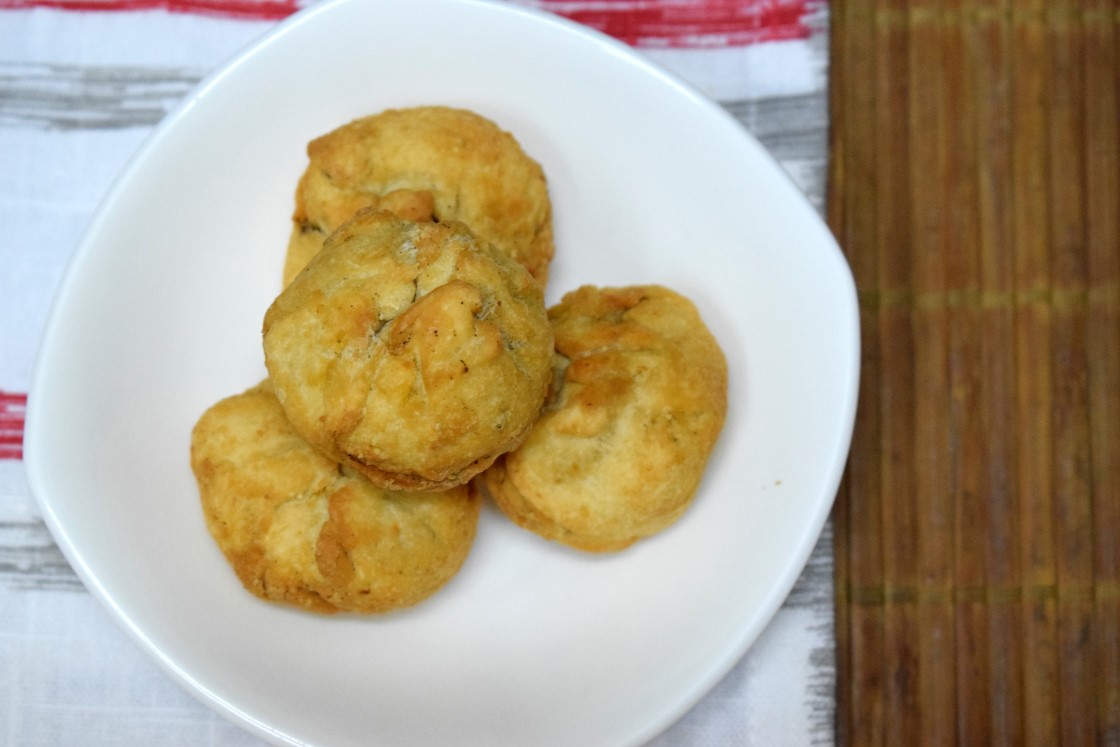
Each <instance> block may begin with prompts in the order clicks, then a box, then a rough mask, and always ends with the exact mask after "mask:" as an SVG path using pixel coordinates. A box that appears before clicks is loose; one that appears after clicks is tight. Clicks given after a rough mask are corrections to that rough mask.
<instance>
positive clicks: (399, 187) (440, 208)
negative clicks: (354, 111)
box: [284, 106, 553, 286]
mask: <svg viewBox="0 0 1120 747" xmlns="http://www.w3.org/2000/svg"><path fill="white" fill-rule="evenodd" d="M307 154H308V156H309V158H310V164H309V165H308V167H307V170H306V171H305V172H304V174H303V177H302V178H301V179H300V182H299V186H298V188H297V190H296V209H295V213H294V214H293V216H292V222H293V226H292V234H291V238H290V240H289V244H288V255H287V259H286V261H285V264H284V285H287V284H288V283H290V282H291V281H292V278H294V277H295V276H296V273H298V272H299V271H300V270H301V269H303V267H304V266H306V265H307V263H308V262H309V261H310V260H311V258H312V257H313V256H315V254H317V253H318V252H319V250H320V249H321V248H322V246H323V241H324V240H325V239H326V237H327V236H328V235H330V234H331V233H332V232H333V231H334V230H335V229H336V228H338V227H339V226H340V225H341V224H342V223H343V222H345V221H346V220H348V219H349V218H350V217H351V216H352V215H353V214H354V213H355V212H357V211H358V210H359V209H361V208H365V207H376V208H380V209H382V210H389V211H391V212H394V213H397V214H398V215H400V216H401V217H403V218H407V219H410V220H415V221H421V220H433V219H434V220H436V221H458V222H461V223H465V224H466V225H467V226H469V227H470V229H471V230H472V231H474V233H475V234H476V235H477V236H478V237H479V238H481V239H483V240H485V241H488V242H490V243H491V244H493V245H494V246H496V247H497V248H498V249H499V250H500V251H502V252H504V253H505V254H506V256H508V257H511V258H512V259H514V260H516V261H517V262H520V263H521V264H522V265H524V266H525V267H526V268H527V269H528V270H529V273H530V274H531V275H532V276H533V277H534V278H535V279H536V280H537V281H538V282H539V283H540V284H541V285H542V286H543V285H544V283H545V281H546V279H547V276H548V264H549V261H550V260H551V259H552V253H553V244H552V208H551V203H550V202H549V198H548V188H547V185H546V184H545V177H544V172H543V171H542V170H541V167H540V166H539V165H538V164H537V162H536V161H534V160H533V159H531V158H530V157H529V156H527V155H526V154H525V152H524V151H523V150H522V149H521V146H520V145H519V144H518V143H517V141H516V140H515V139H514V138H513V136H512V135H510V134H509V133H507V132H504V131H503V130H501V129H500V128H499V127H498V126H497V125H496V124H494V123H493V122H491V121H490V120H488V119H486V118H484V117H481V116H479V115H477V114H474V113H473V112H470V111H466V110H463V109H452V108H449V107H441V106H424V107H416V108H411V109H390V110H388V111H384V112H382V113H380V114H376V115H373V116H370V117H365V118H363V119H358V120H355V121H353V122H351V123H349V124H346V125H343V126H342V127H339V128H338V129H336V130H334V131H332V132H330V133H328V134H326V135H323V136H322V137H319V138H317V139H315V140H312V141H311V143H310V144H309V145H308V146H307Z"/></svg>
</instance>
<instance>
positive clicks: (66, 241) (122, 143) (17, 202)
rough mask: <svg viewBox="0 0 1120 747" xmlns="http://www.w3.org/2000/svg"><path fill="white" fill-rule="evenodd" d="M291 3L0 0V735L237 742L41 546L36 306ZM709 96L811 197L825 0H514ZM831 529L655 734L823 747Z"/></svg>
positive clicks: (817, 186) (830, 647)
mask: <svg viewBox="0 0 1120 747" xmlns="http://www.w3.org/2000/svg"><path fill="white" fill-rule="evenodd" d="M306 4H307V3H305V2H301V1H300V0H0V236H2V237H3V239H2V240H0V742H3V743H5V744H11V745H33V744H35V745H38V744H43V745H55V744H81V745H87V746H88V745H114V746H117V745H133V744H135V745H151V744H160V745H168V744H172V745H174V744H184V745H186V744H189V745H245V744H256V743H258V742H257V740H256V738H255V737H253V736H251V735H249V734H248V733H246V732H244V731H242V730H241V729H240V728H238V727H237V726H235V725H233V724H231V723H228V722H226V721H225V720H224V719H223V718H221V717H219V716H217V715H216V714H214V713H212V712H210V711H209V710H207V709H206V708H205V707H204V706H202V705H200V704H198V703H197V702H196V701H195V700H193V699H192V698H191V697H190V696H189V695H187V694H186V693H184V692H182V691H181V690H180V689H179V688H178V686H177V685H175V684H174V683H173V682H172V681H171V680H170V679H168V678H167V677H166V676H165V675H164V674H163V673H162V672H161V671H160V670H159V669H158V668H157V667H156V665H155V664H154V663H152V662H150V661H148V660H147V659H146V658H145V657H144V656H143V654H142V653H141V652H140V651H139V650H137V649H135V648H134V647H133V645H132V644H131V643H130V642H129V640H128V639H127V638H126V636H125V635H124V634H123V633H122V632H121V631H119V630H118V629H117V628H116V626H115V625H114V624H113V622H112V621H111V620H110V618H109V616H108V614H107V613H106V612H104V611H103V610H101V609H100V607H99V606H98V605H97V603H96V602H94V600H93V599H92V598H91V597H90V596H89V595H88V594H87V593H85V590H84V588H83V587H82V585H81V583H80V582H79V581H78V579H77V577H76V576H75V575H74V573H73V572H72V571H71V569H70V568H69V566H68V565H67V563H66V561H65V559H64V558H63V557H62V555H61V554H60V552H59V551H58V549H57V548H56V547H55V545H54V543H53V541H52V539H51V537H50V535H49V533H48V532H47V531H46V529H45V527H44V525H43V522H42V520H41V518H40V516H39V514H38V510H37V508H36V505H35V503H34V499H33V498H32V496H31V494H30V490H29V488H28V486H27V482H26V478H25V476H24V472H23V467H22V462H21V457H22V431H23V423H24V410H25V406H26V391H27V387H28V384H29V382H30V380H31V373H32V369H33V366H34V360H35V354H36V349H37V347H38V342H39V337H40V335H41V332H42V329H43V326H44V323H45V320H46V317H47V314H48V312H49V309H50V304H51V299H52V296H53V294H54V292H55V289H56V287H57V285H58V282H59V279H60V277H61V274H62V272H63V270H64V268H65V266H66V263H67V261H68V260H69V257H70V255H71V253H72V251H73V250H74V248H75V247H76V245H77V243H78V241H79V239H80V237H81V234H82V232H83V230H84V228H85V226H86V224H87V223H88V221H89V220H90V217H91V216H92V214H93V212H94V210H95V209H96V207H97V204H98V201H99V199H100V198H101V196H102V195H103V194H104V193H105V192H106V190H107V189H108V187H109V185H110V183H111V182H112V180H113V179H114V177H115V176H116V175H117V173H118V172H119V171H120V170H121V169H122V167H123V166H124V164H125V163H126V161H127V160H128V159H129V157H130V156H131V154H132V153H133V152H134V151H135V150H136V149H137V148H138V146H139V145H140V144H141V142H142V141H143V140H144V139H145V138H146V137H147V135H148V134H149V133H150V132H151V130H152V128H153V127H154V126H155V125H157V124H158V123H159V121H160V120H161V118H162V117H163V116H164V114H165V113H166V112H167V111H168V110H169V109H170V108H172V107H173V106H174V105H175V104H176V102H177V101H178V100H179V99H180V98H181V97H183V96H184V95H185V94H187V93H188V92H190V91H191V89H192V87H193V86H194V85H195V84H196V83H197V82H198V81H199V80H200V79H201V78H202V77H203V76H204V75H206V74H207V73H208V72H210V71H211V70H213V69H214V68H215V67H217V66H219V65H220V64H221V63H222V62H223V61H224V60H226V59H227V58H229V57H230V56H231V55H232V54H234V53H235V52H237V51H238V50H239V49H241V48H242V47H243V46H245V45H246V44H248V43H250V42H251V41H253V40H254V39H255V38H257V37H258V36H260V35H261V34H262V33H264V32H265V31H266V30H268V29H269V28H270V27H271V26H272V25H274V24H275V23H276V22H277V21H279V20H280V19H283V18H285V17H287V16H288V15H290V14H292V13H294V12H296V11H298V10H299V9H300V7H301V6H303V5H306ZM524 4H527V5H532V6H535V7H538V8H543V9H545V10H548V11H551V12H555V13H558V14H560V15H564V16H567V17H569V18H571V19H573V20H576V21H578V22H580V23H584V24H587V25H589V26H592V27H594V28H597V29H599V30H602V31H604V32H606V33H608V34H611V35H613V36H615V37H617V38H619V39H621V40H623V41H625V42H627V43H629V44H632V45H634V46H636V47H638V48H639V49H640V50H642V51H643V52H644V53H645V54H647V55H648V56H649V57H651V58H653V59H654V60H655V61H656V62H659V63H661V64H662V65H664V66H666V67H668V68H669V69H671V70H673V71H675V72H677V73H678V74H679V75H681V76H682V77H684V78H685V79H687V80H689V81H690V82H691V83H693V84H694V85H696V86H698V87H699V88H700V89H701V90H703V91H705V92H707V93H708V94H709V95H711V96H712V97H714V98H715V99H717V100H718V101H720V102H721V103H723V104H724V105H725V106H726V107H727V108H728V109H729V110H730V111H731V112H732V113H733V114H734V115H735V116H736V117H737V118H738V119H739V120H740V121H741V122H742V123H743V124H744V126H746V127H747V128H748V129H750V130H751V131H752V132H753V133H754V134H755V135H756V136H757V137H758V138H759V139H760V140H761V141H762V142H763V144H764V145H765V146H767V147H768V148H769V149H770V151H771V152H772V153H773V154H774V155H775V156H776V157H777V158H778V160H779V161H781V163H782V164H783V165H784V166H785V167H786V169H787V170H788V171H789V172H790V174H791V175H792V176H793V178H794V179H795V181H796V182H797V183H798V184H799V185H800V186H801V187H802V188H803V189H804V190H805V192H806V193H807V194H808V195H809V197H810V198H811V200H812V201H813V202H814V203H815V204H816V205H818V207H819V206H820V205H821V203H822V201H823V194H824V173H825V168H824V167H825V159H826V154H827V134H826V133H827V103H826V95H825V83H826V68H827V59H828V55H827V25H828V20H827V6H826V4H825V3H824V2H823V0H818V1H817V2H812V1H810V0H596V1H590V0H531V1H529V2H524ZM832 588H833V587H832V550H831V532H830V531H829V530H828V529H827V528H826V531H825V534H824V536H823V537H822V539H821V541H820V543H819V545H818V547H817V549H816V551H815V552H814V554H813V556H812V558H811V560H810V562H809V565H808V567H807V568H806V570H805V572H804V574H803V576H802V578H801V580H800V581H799V582H798V584H797V586H796V587H795V588H794V590H793V592H792V594H791V595H790V597H789V599H788V600H787V601H786V603H785V605H784V606H783V607H782V609H781V610H780V611H779V613H778V614H777V616H776V617H775V619H774V621H773V622H772V624H771V625H770V626H769V628H768V629H767V630H766V632H765V633H764V634H763V635H762V637H761V638H760V639H759V641H758V642H757V643H756V645H755V646H754V647H753V648H752V649H751V650H750V651H749V652H748V654H747V655H746V656H745V657H744V658H743V660H742V661H741V662H740V663H739V665H738V666H737V667H735V669H733V670H732V672H731V673H730V674H729V675H728V676H727V677H726V678H725V680H724V681H723V682H722V683H720V684H719V685H718V686H717V687H716V688H715V689H714V690H713V691H712V692H711V693H710V694H709V695H708V696H707V697H706V698H704V699H703V700H702V701H701V702H700V703H699V704H698V705H697V706H696V707H695V708H693V710H692V711H691V712H689V713H688V714H686V715H685V716H684V717H683V718H682V719H681V720H680V721H679V722H678V723H677V724H676V725H674V726H673V727H671V728H670V729H669V730H668V731H667V732H666V733H664V734H663V735H661V736H660V737H659V738H657V739H655V740H654V742H653V744H657V745H680V744H689V745H783V744H791V745H801V744H831V743H832V742H833V739H834V732H833V714H834V697H833V693H834V684H833V680H834V676H835V667H834V643H833V640H834V639H833V608H832V599H833V593H832Z"/></svg>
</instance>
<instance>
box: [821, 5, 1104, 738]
mask: <svg viewBox="0 0 1120 747" xmlns="http://www.w3.org/2000/svg"><path fill="white" fill-rule="evenodd" d="M831 16H832V54H831V57H830V61H831V68H830V76H831V83H830V87H831V111H830V116H831V122H832V133H831V136H830V144H831V159H830V174H829V176H830V178H829V195H828V200H829V203H828V216H829V221H830V224H831V225H832V227H833V229H834V231H835V233H836V235H837V238H838V239H839V241H840V243H841V245H842V247H843V248H844V250H845V252H846V253H847V256H848V258H849V261H850V263H851V265H852V269H853V273H854V274H855V276H856V282H857V285H858V287H859V290H860V299H861V307H862V320H861V328H862V333H863V379H862V382H861V389H860V397H861V400H860V410H859V415H858V419H857V425H856V431H855V434H854V437H853V443H852V451H851V456H850V460H849V467H848V471H847V474H846V478H845V481H844V483H843V485H842V488H841V491H840V494H839V496H838V499H837V506H836V511H835V514H834V526H835V552H836V581H837V584H836V588H837V617H836V620H837V640H838V661H837V663H838V676H839V682H838V687H837V694H838V711H837V734H838V735H839V739H840V741H841V743H845V744H849V743H850V744H888V745H893V744H948V743H960V744H979V745H987V744H1013V745H1018V744H1040V745H1051V744H1106V745H1109V744H1110V745H1120V53H1118V50H1117V49H1116V45H1117V44H1118V43H1120V0H1060V2H1048V1H1047V0H834V1H833V3H832V6H831Z"/></svg>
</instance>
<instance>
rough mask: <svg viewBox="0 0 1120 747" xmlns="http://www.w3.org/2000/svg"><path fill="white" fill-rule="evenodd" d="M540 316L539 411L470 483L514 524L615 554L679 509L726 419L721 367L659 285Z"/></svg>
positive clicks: (694, 323)
mask: <svg viewBox="0 0 1120 747" xmlns="http://www.w3.org/2000/svg"><path fill="white" fill-rule="evenodd" d="M549 318H550V320H551V321H552V325H553V330H554V334H555V338H556V358H555V368H556V377H555V380H556V381H557V382H558V384H557V385H556V386H555V387H554V391H553V393H552V395H551V396H550V403H549V405H548V406H547V407H546V410H545V413H544V415H542V417H541V419H540V420H539V421H538V422H537V424H536V425H535V426H534V428H533V431H532V433H531V434H530V435H529V438H528V439H527V440H526V441H525V443H524V444H522V446H521V447H520V448H519V449H518V450H516V451H514V452H512V453H509V454H506V455H505V456H503V457H502V458H500V459H499V460H498V461H497V462H496V463H495V464H494V465H493V466H492V467H491V468H490V469H489V470H487V471H486V472H485V473H484V475H483V476H482V478H481V479H482V481H483V483H484V484H485V486H486V488H487V489H488V491H489V492H490V494H491V495H492V496H493V497H494V500H495V502H496V503H497V504H498V506H499V507H500V508H501V509H502V511H503V512H504V513H505V514H506V515H507V516H509V517H510V518H511V519H513V521H514V522H516V523H517V524H519V525H521V526H523V527H525V528H527V529H529V530H531V531H533V532H536V533H537V534H540V535H541V536H543V537H546V538H548V539H551V540H556V541H558V542H561V543H564V544H567V545H570V546H572V547H576V548H579V549H582V550H589V551H595V552H604V551H613V550H621V549H623V548H624V547H627V546H629V545H630V544H632V543H633V542H635V541H637V540H639V539H641V538H643V537H647V536H649V535H651V534H653V533H655V532H657V531H660V530H661V529H664V528H665V527H667V526H668V525H670V524H671V523H672V522H674V521H676V519H677V518H678V517H680V515H681V514H682V513H683V512H684V510H685V509H686V508H687V506H688V505H689V503H690V502H691V500H692V497H693V495H694V494H695V491H696V488H697V487H698V485H699V483H700V478H701V476H702V474H703V471H704V468H705V466H706V464H707V460H708V456H709V454H710V453H711V450H712V448H713V446H714V445H715V442H716V438H717V437H718V435H719V432H720V430H721V428H722V426H723V421H724V418H725V416H726V412H727V363H726V361H725V359H724V356H723V352H722V350H720V348H719V345H718V344H717V343H716V341H715V338H714V337H712V335H711V333H710V332H709V331H708V329H707V327H706V326H705V325H704V323H703V321H702V320H701V319H700V316H699V314H698V313H697V311H696V308H695V307H694V306H693V304H692V303H691V302H690V301H688V300H687V299H686V298H684V297H683V296H680V295H678V294H676V293H674V292H673V291H670V290H668V289H666V288H662V287H660V286H639V287H630V288H608V289H599V288H593V287H590V286H587V287H583V288H580V289H579V290H577V291H574V292H572V293H569V294H567V295H566V296H565V297H564V298H563V300H562V301H561V302H560V304H558V305H557V306H555V307H553V308H552V309H550V310H549Z"/></svg>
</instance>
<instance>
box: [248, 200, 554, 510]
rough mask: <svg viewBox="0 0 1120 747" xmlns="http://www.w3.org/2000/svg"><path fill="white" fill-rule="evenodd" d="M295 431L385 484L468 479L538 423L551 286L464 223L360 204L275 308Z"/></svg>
mask: <svg viewBox="0 0 1120 747" xmlns="http://www.w3.org/2000/svg"><path fill="white" fill-rule="evenodd" d="M264 352H265V364H266V365H267V367H268V371H269V377H270V379H271V380H272V383H273V385H274V387H275V389H276V394H277V397H278V398H279V400H280V402H281V404H282V405H283V407H284V411H285V412H286V413H287V416H288V419H289V420H290V421H291V423H292V425H293V427H294V428H295V429H296V431H297V432H298V433H299V434H300V435H302V436H303V437H304V438H305V439H307V440H308V441H309V442H310V443H311V444H312V445H313V446H315V447H316V448H318V449H319V450H321V451H322V452H324V453H325V454H327V455H328V456H330V457H331V458H333V459H335V460H337V461H339V462H342V463H343V464H346V465H347V466H349V467H350V468H352V469H355V470H357V471H358V472H361V473H362V474H364V475H365V476H366V477H368V478H369V479H370V480H371V481H373V482H374V483H376V484H378V485H381V486H383V487H388V488H395V489H403V490H437V489H443V488H448V487H452V486H455V485H461V484H463V483H465V482H467V481H468V480H469V479H470V478H471V477H472V476H474V475H475V474H477V473H478V472H481V471H482V470H483V469H485V468H486V467H488V466H490V464H491V463H492V462H493V461H494V459H495V458H496V457H497V456H498V455H499V454H501V453H503V452H505V451H508V450H509V449H512V448H515V447H516V446H517V445H518V444H520V443H521V441H522V440H524V438H525V436H526V435H527V434H528V431H529V427H530V426H531V425H532V423H533V421H534V420H535V419H536V417H537V416H538V414H539V412H540V408H541V406H542V404H543V403H544V399H545V396H546V394H547V392H548V385H549V381H550V378H551V359H552V329H551V327H550V326H549V323H548V317H547V314H546V311H545V307H544V301H543V296H542V291H541V288H540V286H538V285H537V284H536V282H534V281H533V279H532V278H531V277H530V276H529V273H528V272H527V271H526V270H525V269H524V268H523V267H522V266H521V265H519V264H517V263H515V262H513V261H512V260H510V259H508V258H507V257H506V256H505V255H503V254H502V253H500V252H498V251H497V250H495V249H493V248H492V247H490V246H489V245H488V244H486V243H484V242H482V241H480V240H478V239H476V238H475V237H474V236H473V235H472V234H471V233H470V232H469V231H468V230H467V229H466V228H465V227H464V226H462V225H459V224H450V223H438V224H437V223H414V222H411V221H406V220H404V219H402V218H399V217H397V216H396V215H393V214H391V213H387V212H383V211H362V212H359V213H358V215H357V216H356V217H355V218H354V219H353V220H351V221H350V222H348V223H346V224H344V225H343V226H342V227H341V228H340V229H339V230H338V231H336V232H335V233H334V234H332V235H331V236H330V238H328V240H327V242H326V244H325V245H324V248H323V250H322V252H320V253H319V255H318V256H317V257H316V258H315V259H314V260H313V261H312V263H311V264H310V265H308V267H307V269H306V270H304V271H303V272H302V273H300V274H299V275H298V276H297V277H296V279H295V280H294V281H293V282H292V284H291V285H289V286H288V287H287V288H286V289H285V290H284V291H283V292H282V293H281V294H280V295H279V296H278V297H277V299H276V301H275V302H274V303H273V304H272V306H271V307H270V308H269V310H268V312H267V314H266V315H265V320H264Z"/></svg>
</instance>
